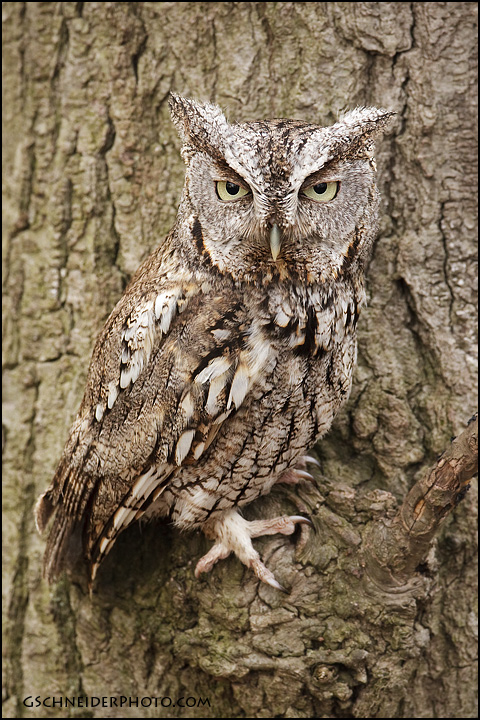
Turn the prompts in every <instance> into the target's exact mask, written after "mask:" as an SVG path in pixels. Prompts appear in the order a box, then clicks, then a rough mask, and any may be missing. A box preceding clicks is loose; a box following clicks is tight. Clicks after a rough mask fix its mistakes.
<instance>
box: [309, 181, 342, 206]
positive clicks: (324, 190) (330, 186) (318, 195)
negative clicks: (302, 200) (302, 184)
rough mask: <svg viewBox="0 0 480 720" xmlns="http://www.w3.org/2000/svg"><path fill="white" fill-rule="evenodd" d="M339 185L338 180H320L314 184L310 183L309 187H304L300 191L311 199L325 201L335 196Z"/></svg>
mask: <svg viewBox="0 0 480 720" xmlns="http://www.w3.org/2000/svg"><path fill="white" fill-rule="evenodd" d="M339 187H340V183H339V182H321V183H316V185H310V187H308V188H305V190H303V191H302V192H303V194H304V195H306V196H307V197H308V198H310V199H311V200H316V201H317V202H321V203H326V202H329V201H330V200H333V198H334V197H336V195H337V193H338V189H339Z"/></svg>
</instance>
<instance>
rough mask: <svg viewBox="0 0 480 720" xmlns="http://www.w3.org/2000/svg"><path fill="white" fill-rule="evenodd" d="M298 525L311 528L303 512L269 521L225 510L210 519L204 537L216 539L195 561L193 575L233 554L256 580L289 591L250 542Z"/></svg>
mask: <svg viewBox="0 0 480 720" xmlns="http://www.w3.org/2000/svg"><path fill="white" fill-rule="evenodd" d="M297 524H302V525H309V526H310V527H313V523H312V521H311V520H310V519H309V518H307V517H303V516H302V515H290V516H288V515H282V516H280V517H276V518H272V519H270V520H251V521H248V520H245V519H244V518H243V517H242V516H241V515H240V514H239V513H238V512H236V511H235V510H229V511H227V512H226V513H225V514H224V515H223V516H222V517H221V518H220V519H217V520H214V521H212V520H211V521H210V522H209V523H208V524H207V525H206V526H205V527H204V532H205V534H206V535H207V537H210V538H215V539H216V543H215V545H213V547H211V548H210V550H209V551H208V553H207V554H206V555H204V556H203V557H202V558H201V559H200V560H199V561H198V563H197V566H196V568H195V577H197V578H198V577H199V576H200V575H201V573H203V572H209V571H210V570H211V569H212V567H213V566H214V565H215V563H216V562H217V561H218V560H222V559H224V558H226V557H228V556H229V555H230V553H232V552H233V553H234V554H235V555H236V556H237V558H238V559H239V560H240V561H241V562H242V563H243V564H244V565H246V566H247V567H249V568H251V569H252V570H253V572H254V573H255V575H256V576H257V577H258V579H259V580H261V581H262V582H264V583H266V584H267V585H270V586H271V587H273V588H275V589H276V590H281V591H282V592H288V591H287V590H286V589H285V588H284V587H283V586H282V585H280V583H279V582H278V581H277V580H276V579H275V576H274V574H273V573H272V572H271V570H269V569H268V568H267V567H266V566H265V565H264V564H263V562H262V561H261V560H260V556H259V554H258V552H257V551H256V550H255V548H254V547H253V545H252V538H255V537H260V536H262V535H276V534H278V533H280V534H282V535H291V534H292V533H293V532H294V531H295V527H296V525H297Z"/></svg>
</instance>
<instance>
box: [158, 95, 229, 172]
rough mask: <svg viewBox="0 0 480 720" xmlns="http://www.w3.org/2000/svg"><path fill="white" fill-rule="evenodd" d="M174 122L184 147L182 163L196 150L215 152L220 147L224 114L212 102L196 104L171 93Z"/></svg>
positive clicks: (226, 124) (225, 122) (170, 104)
mask: <svg viewBox="0 0 480 720" xmlns="http://www.w3.org/2000/svg"><path fill="white" fill-rule="evenodd" d="M168 104H169V107H170V113H171V116H172V120H173V123H174V125H175V127H176V128H177V130H178V132H179V135H180V137H181V139H182V140H183V143H184V146H183V149H182V156H183V158H184V160H185V162H188V160H189V158H190V157H191V156H192V154H193V153H194V152H195V151H200V152H207V153H209V154H212V153H213V155H216V154H218V152H219V151H221V148H222V146H223V142H222V130H223V129H224V128H226V127H227V126H228V123H227V120H226V118H225V115H224V114H223V112H222V111H221V109H220V108H219V107H218V105H214V104H213V103H199V102H197V101H196V100H192V99H191V98H185V97H181V95H176V94H175V93H170V97H169V100H168Z"/></svg>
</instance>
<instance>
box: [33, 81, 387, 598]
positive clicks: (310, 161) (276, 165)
mask: <svg viewBox="0 0 480 720" xmlns="http://www.w3.org/2000/svg"><path fill="white" fill-rule="evenodd" d="M170 108H171V113H172V118H173V121H174V123H175V125H176V126H177V128H178V130H179V132H180V135H181V137H182V140H183V148H182V155H183V158H184V160H185V163H186V165H187V170H186V178H185V187H184V190H183V195H182V198H181V202H180V207H179V210H178V216H177V219H176V222H175V225H174V226H173V228H172V230H171V232H170V233H169V235H168V237H167V238H166V240H165V241H164V242H163V243H162V244H161V246H160V247H159V248H158V249H157V250H155V251H154V252H153V254H152V255H151V256H150V257H149V258H148V259H147V260H146V261H145V262H144V263H143V265H142V266H141V267H140V268H139V270H138V271H137V273H136V274H135V275H134V277H133V278H132V280H131V282H130V284H129V286H128V287H127V290H126V292H125V294H124V295H123V297H122V298H121V300H120V301H119V303H118V304H117V306H116V307H115V309H114V310H113V312H112V313H111V315H110V317H109V318H108V320H107V322H106V325H105V327H104V329H103V331H102V332H101V334H100V337H99V338H98V341H97V343H96V345H95V349H94V351H93V357H92V360H91V364H90V370H89V375H88V382H87V387H86V391H85V395H84V398H83V401H82V404H81V406H80V410H79V412H78V415H77V417H76V419H75V421H74V423H73V426H72V428H71V431H70V436H69V438H68V441H67V443H66V446H65V449H64V452H63V455H62V458H61V460H60V463H59V465H58V468H57V470H56V473H55V476H54V478H53V481H52V484H51V485H50V487H49V488H48V489H47V490H46V492H45V493H44V494H43V495H42V496H41V497H40V499H39V501H38V503H37V508H36V520H37V526H38V528H39V530H40V531H43V530H44V528H45V527H46V525H47V523H48V521H49V520H50V518H51V517H52V515H54V519H53V523H52V526H51V530H50V534H49V537H48V543H47V549H46V553H45V573H46V575H47V577H48V578H49V579H50V580H52V579H53V578H55V576H57V575H58V573H59V572H60V571H61V570H62V569H63V568H65V567H68V566H70V565H72V563H73V562H75V561H76V560H77V559H78V557H79V556H80V555H83V557H84V560H85V562H86V565H87V567H88V573H89V580H90V583H92V582H93V579H94V577H95V574H96V572H97V569H98V566H99V565H100V563H101V562H102V559H103V558H104V557H105V555H106V554H107V553H108V552H109V550H110V549H111V548H112V546H113V544H114V542H115V540H116V538H117V536H118V534H119V533H120V532H121V531H122V530H124V529H125V528H126V527H128V526H129V525H130V524H131V523H132V522H134V521H135V520H138V519H139V518H142V517H143V518H148V517H152V516H164V517H169V518H170V519H171V520H172V521H173V522H174V524H175V525H176V526H177V527H179V528H201V529H202V530H203V531H204V532H205V534H206V535H207V537H209V538H211V539H212V540H214V541H215V542H214V545H213V546H212V548H211V549H210V550H209V552H208V553H207V554H206V555H205V556H204V557H203V558H202V559H201V560H199V562H198V564H197V567H196V575H197V576H198V575H199V574H200V573H201V572H205V571H207V570H210V569H211V568H212V566H213V565H214V564H215V563H216V562H217V560H219V559H221V558H226V557H227V556H228V555H229V554H230V553H231V552H233V553H234V554H235V555H236V556H237V557H238V558H239V559H240V560H241V561H242V562H243V563H244V564H245V565H247V566H248V567H250V568H252V570H253V571H254V572H255V574H256V575H257V576H258V577H259V578H260V579H261V580H263V581H264V582H267V583H269V584H270V585H273V586H274V587H278V588H281V586H280V585H279V583H277V581H276V580H275V578H274V575H273V573H272V572H271V571H270V570H268V569H267V568H266V567H265V565H264V564H263V563H262V562H261V560H260V557H259V555H258V553H257V552H256V550H255V549H254V547H253V545H252V540H251V538H254V537H258V536H260V535H266V534H274V533H284V534H290V533H292V532H293V531H294V529H295V525H296V523H299V522H308V520H306V519H305V518H302V517H298V516H293V517H277V518H273V519H270V520H257V521H253V522H248V521H247V520H245V519H244V518H243V516H242V514H241V512H239V508H240V507H241V506H243V505H245V504H247V503H250V502H251V501H252V500H254V499H255V498H256V497H258V496H259V495H263V494H266V493H268V492H269V491H270V489H271V488H272V486H273V485H274V484H275V483H278V482H295V481H297V480H298V479H299V478H301V477H303V478H305V477H311V476H309V474H308V473H306V471H305V462H306V461H308V460H309V458H308V456H305V452H306V450H307V449H308V448H309V447H310V446H312V445H313V444H314V443H315V441H316V440H317V439H318V438H320V437H321V436H322V435H323V434H324V433H326V432H327V430H328V429H329V427H330V425H331V423H332V420H333V418H334V417H335V414H336V413H337V412H338V410H339V408H340V406H341V405H342V403H344V402H345V400H346V398H347V397H348V394H349V391H350V386H351V382H352V371H353V367H354V364H355V359H356V326H357V320H358V316H359V311H360V307H361V306H362V304H363V303H364V301H365V291H364V274H365V267H366V263H367V261H368V259H369V256H370V251H371V247H372V243H373V240H374V236H375V231H376V215H377V207H378V192H377V189H376V185H375V162H374V158H373V139H374V137H375V135H377V134H378V133H380V132H382V131H383V130H384V128H385V126H386V124H387V122H388V120H389V118H390V116H391V115H392V113H390V112H387V111H385V110H378V109H376V108H358V109H356V110H353V111H351V112H349V113H347V114H346V115H345V116H344V117H343V118H342V119H341V120H340V121H339V122H337V123H335V125H333V126H331V127H327V128H322V127H319V126H317V125H312V124H310V123H306V122H300V121H296V120H265V121H261V122H248V123H244V124H238V125H237V124H229V123H228V122H227V120H226V119H225V117H224V115H223V114H222V112H221V110H220V109H219V108H218V107H216V106H215V105H211V104H200V103H197V102H194V101H193V100H189V99H186V98H182V97H179V96H177V95H172V96H171V98H170Z"/></svg>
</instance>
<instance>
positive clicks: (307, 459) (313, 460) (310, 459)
mask: <svg viewBox="0 0 480 720" xmlns="http://www.w3.org/2000/svg"><path fill="white" fill-rule="evenodd" d="M302 460H303V461H304V463H305V464H308V463H310V465H315V467H318V468H319V467H320V463H319V462H318V460H317V458H314V457H312V456H311V455H304V456H303V457H302Z"/></svg>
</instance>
